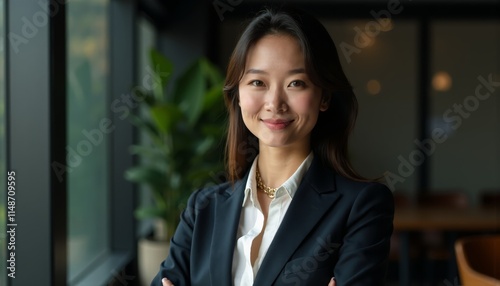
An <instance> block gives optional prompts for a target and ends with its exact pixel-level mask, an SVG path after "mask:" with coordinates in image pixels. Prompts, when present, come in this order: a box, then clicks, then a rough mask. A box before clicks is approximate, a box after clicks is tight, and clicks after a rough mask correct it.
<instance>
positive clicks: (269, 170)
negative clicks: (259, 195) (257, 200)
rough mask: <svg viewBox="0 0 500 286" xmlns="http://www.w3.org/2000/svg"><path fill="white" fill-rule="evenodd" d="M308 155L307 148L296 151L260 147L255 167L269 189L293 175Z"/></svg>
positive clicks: (308, 150) (279, 184)
mask: <svg viewBox="0 0 500 286" xmlns="http://www.w3.org/2000/svg"><path fill="white" fill-rule="evenodd" d="M309 153H310V149H309V148H301V149H299V150H297V149H288V148H274V147H269V146H265V147H263V146H261V147H260V148H259V158H258V162H257V166H258V168H259V172H260V175H261V177H262V180H263V182H264V184H265V185H266V186H268V187H271V188H276V187H279V186H281V185H282V184H283V183H284V182H285V181H286V180H288V178H290V177H291V176H292V175H293V173H295V171H296V170H297V169H298V168H299V166H300V164H302V162H303V161H304V160H305V158H306V157H307V156H308V155H309Z"/></svg>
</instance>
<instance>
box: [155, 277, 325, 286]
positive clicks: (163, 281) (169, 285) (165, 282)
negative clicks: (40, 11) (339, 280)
mask: <svg viewBox="0 0 500 286" xmlns="http://www.w3.org/2000/svg"><path fill="white" fill-rule="evenodd" d="M161 284H162V286H174V284H172V282H171V281H170V280H168V279H167V278H163V279H161ZM333 285H335V284H333ZM328 286H330V284H328Z"/></svg>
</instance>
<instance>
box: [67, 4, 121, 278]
mask: <svg viewBox="0 0 500 286" xmlns="http://www.w3.org/2000/svg"><path fill="white" fill-rule="evenodd" d="M108 2H109V1H107V0H92V1H87V0H75V1H71V2H69V3H68V4H67V50H68V52H67V57H68V61H67V81H68V84H67V97H68V104H67V109H68V110H67V111H68V113H67V114H68V122H67V132H68V133H67V134H68V135H67V136H68V147H67V152H68V161H67V165H68V166H69V167H70V168H71V169H70V172H68V279H69V281H70V282H74V281H77V280H78V277H79V275H84V274H85V272H87V271H91V270H92V269H91V265H92V263H94V262H97V261H98V259H99V258H101V257H102V256H103V255H105V254H106V253H107V252H108V251H109V235H110V234H109V232H110V226H109V213H108V211H109V210H108V209H109V208H108V204H109V200H108V196H109V177H110V175H109V164H110V162H109V154H108V153H109V152H108V150H109V139H110V138H109V137H110V135H109V133H110V132H111V130H112V126H111V122H110V119H109V116H108V110H109V103H108V77H109V75H108V65H109V53H108V42H109V41H108V18H109V17H108V15H109V13H108V5H109V3H108Z"/></svg>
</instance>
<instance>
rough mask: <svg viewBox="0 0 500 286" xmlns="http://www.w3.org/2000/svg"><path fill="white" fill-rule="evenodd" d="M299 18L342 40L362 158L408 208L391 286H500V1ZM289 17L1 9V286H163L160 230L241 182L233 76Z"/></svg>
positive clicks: (355, 144) (101, 3)
mask: <svg viewBox="0 0 500 286" xmlns="http://www.w3.org/2000/svg"><path fill="white" fill-rule="evenodd" d="M287 2H290V3H293V4H295V5H296V6H298V7H299V8H302V9H304V10H306V11H307V12H309V13H310V14H313V15H314V16H316V17H317V18H318V19H320V21H321V22H322V23H323V24H324V26H325V27H326V29H327V30H328V32H329V33H330V35H331V37H332V38H333V40H334V42H335V44H336V47H337V53H338V55H339V59H340V61H341V63H342V66H343V69H344V71H345V73H346V75H347V77H348V78H349V80H350V83H351V84H352V86H353V89H354V92H355V94H356V96H357V100H358V102H359V115H358V119H357V122H356V126H355V128H354V130H353V133H352V136H351V139H350V143H349V158H350V160H351V161H352V163H353V165H354V167H355V169H356V170H357V171H358V172H359V173H360V174H361V175H363V176H365V177H368V178H374V179H377V178H378V180H380V181H381V182H383V183H384V184H387V185H388V187H389V188H390V189H391V190H392V191H393V194H394V200H395V217H394V233H393V236H392V238H391V250H390V254H389V259H388V271H387V285H402V286H409V285H446V286H448V285H498V284H495V283H500V282H499V281H500V261H499V260H498V257H500V242H498V241H499V239H500V238H499V235H500V210H499V208H500V199H499V198H500V16H499V15H500V4H499V2H498V1H487V0H484V1H473V0H463V1H451V0H450V1H444V0H441V1H411V0H399V1H398V0H384V1H378V0H370V1H368V0H364V1H363V0H355V1H344V0H338V1H337V0H312V1H306V0H293V1H287ZM276 3H279V2H278V1H259V0H238V1H235V0H233V1H229V0H213V1H212V0H205V1H203V0H183V1H177V0H175V1H174V0H67V1H64V0H50V1H35V0H33V1H31V0H30V1H24V0H23V1H14V0H0V39H2V41H1V45H2V46H1V48H0V186H1V187H0V245H1V247H0V261H2V263H0V265H1V267H0V285H10V286H21V285H23V286H24V285H32V284H33V283H35V284H36V285H55V286H59V285H74V286H77V285H78V286H80V285H92V286H94V285H146V284H144V283H145V282H144V281H151V279H152V278H153V277H151V276H149V275H151V274H150V273H156V272H157V270H158V264H157V262H153V266H151V265H149V266H143V265H142V263H143V262H144V260H153V259H152V258H151V257H152V256H151V255H149V254H144V252H143V251H146V250H143V248H142V247H144V245H143V244H144V242H145V241H153V242H151V243H152V245H149V247H150V249H149V251H151V248H152V249H153V253H154V252H156V253H157V254H158V253H159V254H160V256H163V257H166V254H164V255H163V253H164V252H163V250H159V249H164V248H160V247H162V246H163V245H162V246H156V244H154V240H153V238H154V236H155V235H158V233H159V232H161V231H159V229H160V230H161V229H163V231H165V233H167V234H168V233H169V231H170V230H171V228H172V226H174V227H175V223H170V224H167V226H166V227H165V224H162V223H158V221H159V220H158V219H157V217H166V215H165V214H167V213H168V215H169V217H172V216H173V217H177V218H178V216H179V213H180V211H182V209H183V208H184V207H185V206H186V200H187V196H189V194H190V193H191V192H192V191H194V190H195V189H197V188H199V187H202V186H204V185H210V184H212V185H213V184H218V183H221V182H224V181H225V171H224V166H223V162H222V161H223V157H224V156H223V147H224V146H223V145H224V134H225V128H224V126H225V123H226V112H225V107H224V102H223V100H222V86H223V85H222V84H223V79H224V76H225V71H226V65H227V64H228V60H229V57H230V54H231V52H232V49H233V48H234V46H235V43H236V41H237V39H238V37H239V33H240V32H241V31H242V30H243V29H244V27H245V23H248V20H249V19H251V17H252V16H253V15H255V13H256V12H257V11H259V10H260V9H262V8H263V7H264V6H265V5H269V4H271V5H272V4H276ZM207 98H210V99H207ZM155 104H156V105H155ZM179 126H180V127H179ZM172 138H174V141H176V142H181V143H180V144H179V143H178V144H177V145H175V144H172ZM179 138H180V139H179ZM169 148H170V149H169ZM207 150H208V152H205V151H207ZM141 168H142V169H141ZM146 172H149V173H146ZM202 172H204V173H203V174H201V175H200V173H202ZM158 174H160V175H159V176H158ZM161 174H163V175H164V176H162V175H161ZM155 175H157V176H155ZM158 181H160V182H158ZM12 182H14V183H12ZM162 196H165V197H162ZM174 221H175V219H174ZM158 225H160V226H158ZM12 246H14V248H13V249H12ZM155 247H158V248H155ZM155 249H156V250H155ZM167 249H168V248H167ZM12 253H14V254H15V256H13V254H12ZM148 253H151V252H148ZM141 255H142V257H141ZM144 255H145V256H144ZM12 257H14V258H12ZM144 257H146V258H144ZM495 257H496V258H495ZM150 258H151V259H150ZM12 259H14V261H12ZM495 259H496V260H495ZM9 260H10V261H9ZM144 269H145V270H144ZM151 269H152V270H151ZM143 271H146V272H143ZM147 271H149V272H147ZM151 271H152V272H151ZM13 273H14V274H13ZM141 273H148V274H141ZM153 275H154V274H153ZM13 276H15V278H13ZM474 279H476V280H474ZM470 281H473V282H470ZM474 281H476V282H474ZM477 281H479V282H477ZM478 283H479V284H478ZM488 283H490V284H488ZM147 285H149V284H147ZM340 286H342V285H340Z"/></svg>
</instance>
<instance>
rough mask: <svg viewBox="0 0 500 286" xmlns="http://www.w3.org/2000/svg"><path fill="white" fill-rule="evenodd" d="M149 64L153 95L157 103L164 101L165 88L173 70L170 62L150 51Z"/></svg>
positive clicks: (159, 54)
mask: <svg viewBox="0 0 500 286" xmlns="http://www.w3.org/2000/svg"><path fill="white" fill-rule="evenodd" d="M149 55H150V59H151V64H152V65H153V66H152V67H150V69H151V70H150V72H152V75H151V76H152V77H153V83H152V85H153V86H152V87H153V94H154V96H155V98H156V99H157V100H159V101H161V100H163V99H164V96H165V87H166V86H167V83H168V80H169V79H170V75H171V74H172V71H173V69H174V67H173V64H172V62H171V61H170V60H169V59H167V58H166V57H164V56H163V55H162V54H161V53H160V52H158V51H157V50H155V49H151V51H150V54H149Z"/></svg>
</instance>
